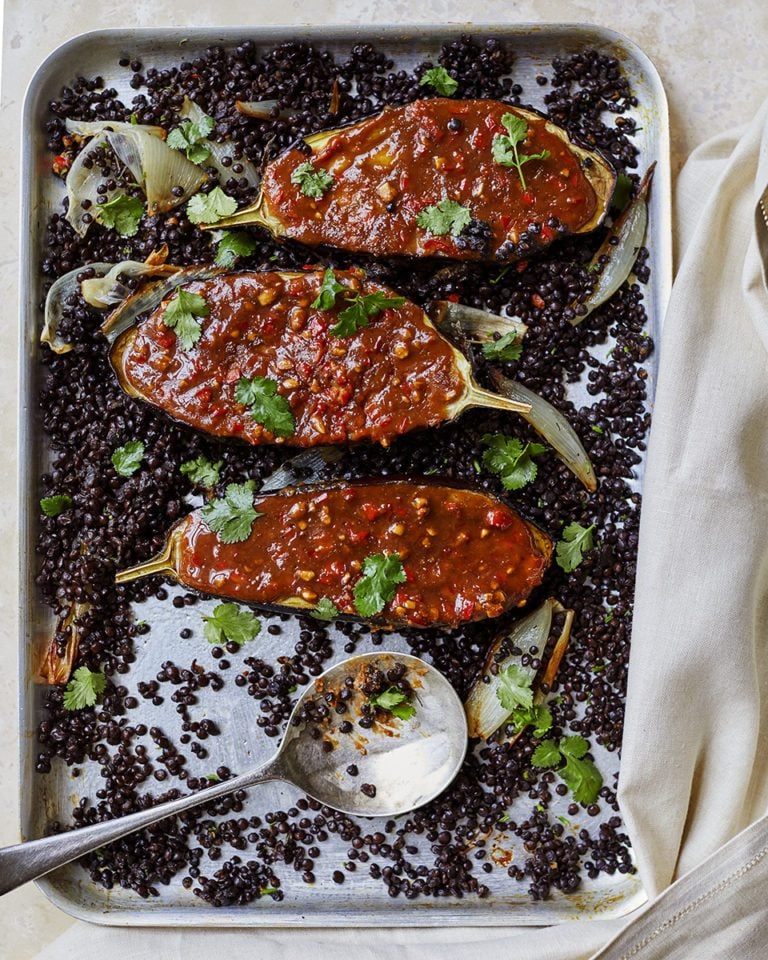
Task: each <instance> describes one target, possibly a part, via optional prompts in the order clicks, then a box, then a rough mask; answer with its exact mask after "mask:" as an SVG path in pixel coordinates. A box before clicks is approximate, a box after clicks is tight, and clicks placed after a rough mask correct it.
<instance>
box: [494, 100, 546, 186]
mask: <svg viewBox="0 0 768 960" xmlns="http://www.w3.org/2000/svg"><path fill="white" fill-rule="evenodd" d="M501 123H502V126H503V127H504V129H505V130H506V131H507V133H506V135H505V134H503V133H497V134H496V136H495V137H494V138H493V143H492V144H491V155H492V156H493V159H494V161H495V162H496V163H499V164H501V165H502V166H503V167H514V168H515V169H516V170H517V175H518V176H519V177H520V185H521V186H522V188H523V190H526V189H527V188H526V185H525V177H524V176H523V164H524V163H528V162H529V161H530V160H546V159H547V157H548V156H549V150H542V151H541V153H530V154H525V153H519V152H518V149H517V147H518V144H520V143H522V142H523V141H524V140H525V138H526V137H527V136H528V124H527V123H526V121H525V120H523V118H522V117H518V116H516V115H515V114H514V113H505V114H504V115H503V116H502V118H501Z"/></svg>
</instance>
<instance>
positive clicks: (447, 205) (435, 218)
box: [416, 197, 472, 237]
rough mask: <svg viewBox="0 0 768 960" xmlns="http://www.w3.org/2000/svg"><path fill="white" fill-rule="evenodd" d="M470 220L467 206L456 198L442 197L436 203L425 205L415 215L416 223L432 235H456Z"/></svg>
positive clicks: (470, 213)
mask: <svg viewBox="0 0 768 960" xmlns="http://www.w3.org/2000/svg"><path fill="white" fill-rule="evenodd" d="M471 220H472V212H471V210H470V209H469V207H465V206H462V204H460V203H459V202H458V201H457V200H449V199H448V198H447V197H443V199H442V200H440V201H439V202H438V203H434V204H432V206H430V207H425V208H424V209H423V210H422V211H421V212H420V213H419V215H418V216H417V217H416V223H417V224H418V226H420V227H421V228H422V230H427V231H428V232H429V233H431V234H432V236H434V237H444V236H446V234H449V233H450V235H451V236H452V237H458V236H459V234H460V233H461V231H462V230H463V229H464V227H466V226H468V225H469V223H470V221H471Z"/></svg>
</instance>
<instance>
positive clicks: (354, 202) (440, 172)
mask: <svg viewBox="0 0 768 960" xmlns="http://www.w3.org/2000/svg"><path fill="white" fill-rule="evenodd" d="M506 114H512V115H513V117H515V118H518V119H519V120H522V121H524V123H525V124H527V129H526V136H525V139H524V140H523V141H521V142H520V143H518V144H516V145H515V149H516V151H517V153H515V154H514V156H515V157H516V159H518V160H520V159H521V158H522V157H527V158H528V159H527V160H521V165H520V166H519V167H515V166H514V165H513V166H507V165H504V164H502V163H500V162H498V161H497V160H496V159H495V158H494V139H495V137H496V136H497V135H498V136H499V137H504V136H506V135H507V133H508V130H507V128H506V127H505V125H504V124H503V123H502V118H504V117H505V115H506ZM507 122H509V121H508V118H507ZM305 143H306V146H307V147H308V148H309V150H310V153H309V154H308V153H306V152H303V151H302V150H301V149H299V148H293V149H291V150H288V151H287V152H286V153H284V154H282V155H281V156H280V157H278V158H277V159H276V160H274V161H273V162H272V163H270V164H269V165H268V166H267V167H266V169H265V171H264V176H263V180H262V186H261V193H260V194H259V197H258V199H257V200H256V202H255V203H254V204H252V205H251V206H249V207H247V208H245V209H243V210H239V211H238V212H237V213H235V214H233V215H232V216H231V217H228V218H227V219H226V220H222V221H219V222H218V223H216V224H215V225H211V226H212V227H215V228H216V229H218V228H221V227H230V226H235V225H246V224H254V225H258V226H261V227H265V228H266V229H267V230H269V231H270V232H271V233H272V234H273V235H274V236H275V237H285V238H289V239H291V240H297V241H299V242H300V243H303V244H306V245H307V246H310V247H314V246H318V245H323V246H332V247H338V248H339V249H342V250H349V251H350V252H353V253H366V254H371V255H373V256H376V257H390V256H413V257H432V256H439V257H450V258H452V259H455V260H484V261H492V262H497V263H509V262H512V261H514V260H517V259H520V258H523V257H525V258H527V257H529V256H531V255H532V254H535V253H536V252H537V251H539V250H541V249H543V248H545V247H546V246H548V245H549V244H550V243H551V242H552V241H553V240H555V239H556V238H557V237H559V236H562V235H564V234H572V233H588V232H589V231H591V230H594V229H595V227H597V226H598V225H599V223H600V222H601V220H602V219H603V217H604V216H605V214H606V213H607V211H608V209H609V207H610V202H611V197H612V195H613V191H614V187H615V183H616V174H615V172H614V170H613V168H612V167H611V165H610V164H609V163H608V162H607V160H606V159H605V158H604V157H603V156H602V155H601V154H599V153H597V152H595V151H590V150H586V149H584V148H583V147H580V146H578V145H577V144H575V143H573V142H572V141H571V140H570V139H569V137H568V134H567V133H566V132H565V130H563V129H562V128H560V127H557V126H555V124H553V123H551V122H550V121H549V120H547V119H546V118H545V117H543V116H541V115H540V114H538V113H535V112H534V111H532V110H526V109H523V108H521V107H516V106H512V105H510V104H508V103H501V102H499V101H496V100H450V99H447V98H443V97H438V98H435V99H431V100H417V101H415V102H413V103H409V104H406V105H405V106H402V107H394V108H392V107H387V108H385V109H384V110H383V111H382V112H381V113H379V114H377V115H376V116H373V117H370V118H368V119H367V120H363V121H361V122H359V123H355V124H352V125H351V126H347V127H342V128H339V129H335V130H325V131H322V132H320V133H315V134H312V135H311V136H309V137H307V138H305ZM511 151H512V148H511V147H510V149H509V151H508V152H507V157H508V158H509V157H511V156H512V155H513V154H512V152H511ZM542 154H543V156H541V155H542ZM302 165H303V166H302ZM299 168H301V170H300V169H299ZM302 171H303V174H302ZM308 175H309V179H308ZM308 194H309V195H308ZM443 201H450V202H452V203H453V204H455V205H458V206H459V207H461V208H463V209H464V210H465V211H467V212H466V213H462V214H458V213H457V210H456V206H454V207H453V208H452V209H453V213H454V214H456V216H455V217H452V216H451V215H450V214H449V211H448V210H445V211H444V215H443V214H442V213H441V214H440V215H433V216H432V217H431V219H430V218H428V219H430V223H431V225H430V226H426V225H425V222H424V220H423V219H422V218H420V214H422V213H423V212H424V211H428V210H429V208H434V207H435V206H436V205H439V204H441V202H443Z"/></svg>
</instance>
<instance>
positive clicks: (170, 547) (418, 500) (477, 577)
mask: <svg viewBox="0 0 768 960" xmlns="http://www.w3.org/2000/svg"><path fill="white" fill-rule="evenodd" d="M220 502H221V501H220ZM245 508H247V509H248V510H249V511H250V516H251V517H254V519H253V520H252V521H250V526H248V525H246V526H247V529H246V531H245V533H244V535H243V538H242V539H239V540H238V541H237V542H224V540H223V534H222V535H219V534H217V533H215V532H213V531H212V530H211V528H210V527H209V526H208V524H207V520H206V513H205V511H206V510H207V509H208V508H201V509H199V510H195V511H193V512H192V513H191V514H189V516H187V517H185V518H184V519H183V520H181V521H180V522H179V523H178V524H176V526H175V527H173V528H172V530H171V532H170V534H169V537H168V540H167V541H166V547H165V549H164V550H163V552H162V553H161V554H160V555H159V556H157V557H154V558H153V559H152V560H150V561H148V562H146V563H143V564H140V565H139V566H137V567H132V568H131V569H129V570H124V571H122V572H121V573H119V574H118V575H117V578H116V579H117V582H118V583H125V582H128V581H130V580H134V579H138V578H140V577H144V576H149V575H152V574H161V575H165V576H170V577H172V578H173V579H175V580H176V581H177V582H179V583H180V584H182V585H183V586H185V587H186V588H188V589H194V590H199V591H201V592H203V593H206V594H213V595H215V596H221V597H228V598H230V599H233V600H236V601H239V602H243V603H252V604H255V605H260V606H263V605H267V606H271V607H276V608H279V609H285V608H288V609H295V608H298V609H303V610H306V609H313V608H314V607H315V605H316V603H317V601H318V599H319V598H320V597H326V598H327V599H328V600H330V601H331V602H332V603H333V604H335V606H336V607H337V609H338V610H339V611H340V612H341V613H342V614H343V615H346V616H356V615H357V607H356V602H357V600H356V597H357V591H356V590H355V587H356V585H357V583H358V581H359V579H360V576H361V574H360V573H359V571H360V570H361V568H362V567H363V566H364V563H365V561H366V559H367V558H370V557H374V556H381V555H386V556H389V555H392V554H395V555H397V556H398V557H399V556H400V555H402V558H403V559H402V566H403V567H404V570H405V579H404V580H403V579H400V578H398V579H397V581H396V582H395V583H394V585H393V586H394V588H393V590H392V592H391V594H390V595H389V597H388V598H387V599H386V600H384V601H383V602H382V607H381V614H377V615H376V616H375V617H374V618H373V619H375V620H377V621H381V622H384V623H386V624H389V625H392V626H401V627H402V626H420V627H432V626H438V625H445V626H457V625H459V624H461V623H468V622H471V621H475V620H482V619H486V618H488V617H496V616H499V615H500V614H502V613H503V612H505V611H506V610H509V609H510V608H512V607H514V606H520V605H522V604H524V603H525V601H526V599H527V597H528V596H529V594H530V593H531V591H532V590H534V589H535V588H536V587H537V586H538V585H539V584H540V583H541V580H542V577H543V576H544V573H545V571H546V569H547V567H548V565H549V563H550V561H551V557H552V541H551V540H550V539H549V537H548V536H547V535H546V534H544V533H543V532H542V531H541V530H539V529H538V528H537V527H535V526H534V525H533V524H531V523H529V522H528V521H526V520H524V519H523V518H522V517H520V516H519V515H518V514H517V513H515V511H514V510H512V508H511V507H509V506H507V505H506V504H504V503H502V502H501V501H500V500H497V499H496V498H495V497H492V496H490V495H488V494H486V493H483V492H480V491H475V490H466V489H461V488H457V487H451V486H446V485H439V484H432V483H428V482H420V483H418V482H413V481H406V480H403V481H379V482H377V483H345V482H336V483H327V484H318V485H315V486H312V487H299V488H290V489H287V490H283V491H282V492H280V493H267V494H261V493H257V494H255V496H254V498H253V500H252V501H251V500H248V502H247V504H246V505H245ZM479 528H483V529H484V530H486V531H487V533H486V535H485V536H484V537H482V538H480V537H478V536H476V535H475V533H476V531H477V530H478V529H479ZM298 531H301V536H299V535H298ZM233 539H234V538H233ZM265 543H270V544H273V545H274V549H273V548H270V550H269V551H265V550H264V544H265ZM308 543H311V544H312V551H311V553H310V552H307V546H306V545H307V544H308ZM446 556H450V558H451V562H450V563H446V562H445V559H444V558H445V557H446ZM401 569H402V568H401ZM457 571H460V573H457ZM350 574H351V577H350ZM549 616H550V617H551V613H550V614H549ZM536 636H539V633H538V632H537V634H536ZM545 639H546V635H545ZM533 642H534V640H533V639H531V643H533ZM539 646H540V648H541V649H543V647H544V644H543V643H540V644H539Z"/></svg>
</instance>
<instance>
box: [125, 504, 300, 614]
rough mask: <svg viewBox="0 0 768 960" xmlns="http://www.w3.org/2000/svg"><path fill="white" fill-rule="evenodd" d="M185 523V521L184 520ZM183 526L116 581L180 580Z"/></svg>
mask: <svg viewBox="0 0 768 960" xmlns="http://www.w3.org/2000/svg"><path fill="white" fill-rule="evenodd" d="M182 523H183V521H182ZM181 531H182V528H181V526H178V527H176V529H175V530H172V531H171V533H170V535H169V537H168V540H167V542H166V544H165V546H164V547H163V549H162V550H161V551H160V553H158V554H157V555H156V556H154V557H150V558H149V560H145V561H144V563H137V564H136V565H135V566H133V567H128V568H126V569H125V570H119V571H118V572H117V573H116V574H115V583H130V582H131V581H132V580H142V579H143V578H144V577H154V576H159V577H171V579H173V580H176V581H177V582H178V579H179V572H178V565H179V561H180V559H181V557H180V552H181ZM261 606H277V607H295V608H297V609H299V610H314V607H315V605H314V604H313V603H309V602H308V601H307V600H304V599H302V598H301V597H281V598H279V599H277V600H274V601H272V602H271V604H261Z"/></svg>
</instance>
